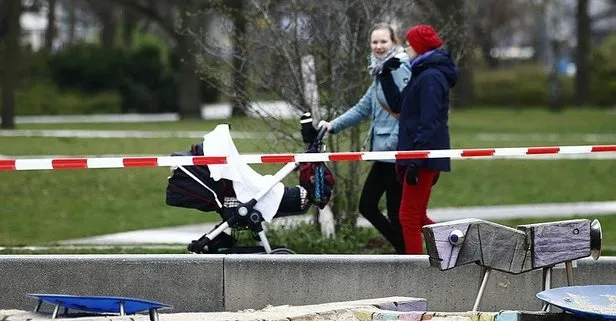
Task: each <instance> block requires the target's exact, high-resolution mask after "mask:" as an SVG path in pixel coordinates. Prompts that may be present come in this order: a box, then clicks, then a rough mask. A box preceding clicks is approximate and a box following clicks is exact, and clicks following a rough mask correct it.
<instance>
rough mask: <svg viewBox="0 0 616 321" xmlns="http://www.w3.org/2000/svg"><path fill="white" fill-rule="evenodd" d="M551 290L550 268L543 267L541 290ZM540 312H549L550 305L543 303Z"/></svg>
mask: <svg viewBox="0 0 616 321" xmlns="http://www.w3.org/2000/svg"><path fill="white" fill-rule="evenodd" d="M550 288H552V267H544V268H543V290H544V291H545V290H549V289H550ZM541 310H542V311H544V312H550V304H549V303H547V302H544V303H543V306H542V307H541Z"/></svg>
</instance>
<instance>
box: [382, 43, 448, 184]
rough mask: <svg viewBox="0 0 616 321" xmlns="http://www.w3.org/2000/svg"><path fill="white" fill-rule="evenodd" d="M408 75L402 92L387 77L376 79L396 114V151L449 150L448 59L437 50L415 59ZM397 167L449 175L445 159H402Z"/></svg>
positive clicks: (446, 53) (446, 159) (445, 53)
mask: <svg viewBox="0 0 616 321" xmlns="http://www.w3.org/2000/svg"><path fill="white" fill-rule="evenodd" d="M411 71H412V72H413V78H412V79H411V81H409V83H408V84H407V85H406V87H405V88H404V89H403V90H402V92H400V91H399V89H398V88H397V86H396V84H395V83H394V80H393V79H392V78H391V77H388V76H387V75H383V76H382V77H379V80H380V83H381V85H382V87H383V90H384V92H385V98H386V99H387V102H388V104H389V106H391V108H392V110H394V111H400V133H399V140H398V150H400V151H406V150H430V149H450V148H451V145H450V138H449V125H448V124H447V122H448V120H449V91H450V89H451V88H453V87H454V86H455V84H456V82H457V80H458V70H457V68H456V66H455V64H454V62H453V60H452V59H451V55H450V54H449V53H448V52H447V51H445V50H443V49H437V50H435V51H433V52H431V53H429V54H426V55H424V56H420V57H417V58H415V60H414V61H413V62H412V64H411ZM398 164H400V165H403V166H407V165H411V164H414V165H416V166H418V167H420V168H431V169H435V170H438V171H445V172H448V171H451V160H450V159H449V158H428V159H405V160H398Z"/></svg>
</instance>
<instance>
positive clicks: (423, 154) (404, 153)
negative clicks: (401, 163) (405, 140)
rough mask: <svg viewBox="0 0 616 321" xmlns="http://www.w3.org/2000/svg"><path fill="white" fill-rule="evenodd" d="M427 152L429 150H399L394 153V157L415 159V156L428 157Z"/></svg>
mask: <svg viewBox="0 0 616 321" xmlns="http://www.w3.org/2000/svg"><path fill="white" fill-rule="evenodd" d="M428 154H430V152H421V151H412V150H407V151H400V152H397V153H396V159H417V158H428Z"/></svg>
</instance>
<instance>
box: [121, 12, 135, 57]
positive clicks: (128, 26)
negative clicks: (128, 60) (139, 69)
mask: <svg viewBox="0 0 616 321" xmlns="http://www.w3.org/2000/svg"><path fill="white" fill-rule="evenodd" d="M137 21H138V17H137V16H136V15H135V14H133V13H131V12H130V11H129V10H126V11H124V13H123V17H122V27H123V28H122V48H124V49H125V50H131V49H132V47H133V33H134V32H135V29H136V28H137Z"/></svg>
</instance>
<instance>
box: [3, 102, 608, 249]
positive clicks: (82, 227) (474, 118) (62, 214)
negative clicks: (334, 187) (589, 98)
mask: <svg viewBox="0 0 616 321" xmlns="http://www.w3.org/2000/svg"><path fill="white" fill-rule="evenodd" d="M222 122H229V123H231V125H232V130H233V131H250V132H264V133H267V132H271V131H272V127H270V126H274V125H275V126H276V128H280V129H281V130H283V131H286V132H287V133H292V134H297V132H298V131H297V127H298V125H297V122H296V121H286V122H284V123H282V124H273V123H270V122H267V123H266V122H264V121H262V120H258V119H250V118H234V119H231V120H227V121H219V120H210V121H181V122H175V123H146V124H132V123H131V124H127V123H117V124H105V123H102V124H30V125H20V126H19V128H18V129H102V130H152V131H176V130H187V131H188V130H190V131H203V132H204V133H206V132H207V131H209V130H211V129H212V128H214V127H215V126H216V125H217V124H219V123H222ZM450 124H451V132H452V140H453V147H454V148H462V147H463V148H479V147H515V146H546V145H549V146H552V145H590V144H616V139H615V137H616V125H615V124H616V113H615V112H613V111H602V110H567V111H565V112H563V113H562V114H554V113H550V112H547V111H543V110H534V109H533V110H470V111H454V112H452V114H451V121H450ZM363 128H366V126H364V127H363ZM486 133H487V134H499V135H502V134H510V135H511V137H509V136H507V137H504V136H494V137H492V136H490V135H487V137H486V136H485V135H484V134H486ZM195 142H197V140H194V139H184V138H166V139H135V138H130V139H99V138H96V139H85V138H39V137H34V138H27V137H0V154H1V155H8V156H11V155H19V156H23V155H36V156H37V157H41V155H75V156H82V155H109V154H114V155H136V154H150V155H168V154H170V153H171V152H174V151H181V150H187V149H188V148H189V146H190V144H192V143H195ZM235 143H236V145H237V147H238V150H240V152H241V153H262V152H267V153H273V152H298V151H300V150H301V144H300V143H299V142H298V141H296V140H293V139H290V138H287V139H284V140H280V141H271V140H264V139H237V140H235ZM280 166H281V165H268V166H265V165H258V166H255V169H256V170H257V171H259V172H260V173H272V172H274V171H275V170H277V169H278V168H280ZM368 166H369V164H367V163H366V164H362V169H367V168H368ZM168 174H169V169H168V168H137V169H98V170H67V171H31V172H30V171H21V172H0V193H1V195H3V204H2V206H1V207H0V246H2V245H4V246H14V245H34V244H49V243H50V242H54V241H58V240H64V239H70V238H78V237H85V236H92V235H99V234H106V233H114V232H121V231H128V230H136V229H142V228H153V227H162V226H175V225H183V224H192V223H200V222H208V221H219V218H218V215H217V214H215V213H201V212H198V211H196V210H190V209H181V208H173V207H169V206H167V205H166V204H165V194H164V193H165V187H166V177H167V176H168ZM615 176H616V162H615V161H614V160H550V161H548V160H511V159H506V160H456V161H454V162H453V172H452V173H448V174H446V175H443V177H442V179H441V181H440V182H439V185H437V187H436V188H435V190H434V194H433V198H432V203H431V204H430V206H431V207H441V206H473V205H495V204H521V203H541V202H570V201H602V200H613V199H615V198H616V197H615V193H614V192H616V186H615V185H614V183H613V177H615ZM296 182H297V179H296V177H295V176H293V175H291V176H290V177H289V178H288V179H287V180H286V181H285V183H287V184H296ZM612 220H614V219H613V218H610V220H609V221H608V224H609V223H610V222H611V221H612ZM602 221H603V219H602ZM608 224H606V223H604V225H603V226H604V229H606V230H607V231H606V235H609V234H608V233H609V228H608ZM610 225H612V226H613V225H614V224H610ZM614 235H616V231H615V233H614ZM608 242H611V244H613V245H614V246H616V240H612V239H608Z"/></svg>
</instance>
